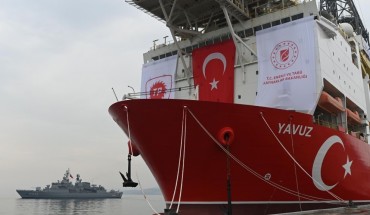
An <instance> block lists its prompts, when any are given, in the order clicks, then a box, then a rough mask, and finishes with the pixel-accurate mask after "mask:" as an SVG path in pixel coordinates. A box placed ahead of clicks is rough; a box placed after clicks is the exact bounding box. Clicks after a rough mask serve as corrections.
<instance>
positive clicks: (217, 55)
mask: <svg viewBox="0 0 370 215" xmlns="http://www.w3.org/2000/svg"><path fill="white" fill-rule="evenodd" d="M212 60H220V61H221V62H222V64H223V66H224V70H223V73H222V74H224V73H225V70H226V64H227V63H226V57H225V56H224V55H223V54H222V53H220V52H214V53H211V54H209V55H208V56H207V57H206V58H205V59H204V62H203V65H202V72H203V76H204V78H207V76H206V67H207V64H208V63H209V62H210V61H212ZM218 82H219V81H217V80H216V79H215V78H213V81H212V82H210V83H209V84H210V85H211V90H213V89H217V84H218Z"/></svg>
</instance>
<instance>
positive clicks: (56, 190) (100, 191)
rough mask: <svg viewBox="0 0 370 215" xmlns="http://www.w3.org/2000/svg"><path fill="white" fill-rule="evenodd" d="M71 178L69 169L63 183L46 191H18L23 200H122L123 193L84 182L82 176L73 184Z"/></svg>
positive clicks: (38, 189)
mask: <svg viewBox="0 0 370 215" xmlns="http://www.w3.org/2000/svg"><path fill="white" fill-rule="evenodd" d="M69 178H73V176H72V175H71V174H70V171H69V169H68V170H67V171H66V172H65V173H64V176H63V179H62V181H59V180H58V181H57V182H53V183H51V186H50V185H46V187H45V188H44V189H41V187H36V190H17V192H18V194H19V195H20V196H21V197H22V198H30V199H49V198H50V199H54V198H76V199H80V198H86V199H90V198H121V196H122V192H119V191H115V190H111V191H109V192H107V190H106V189H105V188H104V187H103V186H101V185H95V184H90V182H83V181H82V179H81V177H80V175H79V174H77V175H76V182H75V184H73V183H72V182H71V181H70V179H69Z"/></svg>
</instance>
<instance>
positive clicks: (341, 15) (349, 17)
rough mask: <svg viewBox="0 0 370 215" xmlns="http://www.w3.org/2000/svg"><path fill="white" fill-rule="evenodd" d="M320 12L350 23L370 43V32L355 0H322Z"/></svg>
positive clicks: (333, 18)
mask: <svg viewBox="0 0 370 215" xmlns="http://www.w3.org/2000/svg"><path fill="white" fill-rule="evenodd" d="M320 12H321V13H322V15H324V14H325V13H326V14H327V15H328V16H329V17H330V18H331V19H332V21H334V22H337V23H344V22H346V23H349V24H351V25H352V27H353V29H354V31H355V32H356V33H357V34H359V35H362V37H363V38H364V39H365V41H366V42H367V43H368V44H369V45H370V43H369V32H368V31H367V30H366V28H365V27H364V24H363V23H362V20H361V17H360V15H359V13H358V11H357V8H356V6H355V4H354V2H353V0H320Z"/></svg>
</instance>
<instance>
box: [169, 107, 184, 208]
mask: <svg viewBox="0 0 370 215" xmlns="http://www.w3.org/2000/svg"><path fill="white" fill-rule="evenodd" d="M186 118H187V117H186V108H185V107H184V109H183V111H182V121H181V140H180V151H179V161H178V164H177V174H176V182H175V188H174V191H173V194H172V199H171V204H170V206H169V209H171V208H172V204H173V202H174V200H175V195H176V191H177V184H178V180H179V176H180V167H181V162H183V163H182V166H183V167H184V160H182V159H181V158H182V157H183V153H184V152H183V151H184V150H185V149H183V146H184V141H185V138H186ZM184 148H185V147H184ZM183 174H184V168H183V169H182V176H183ZM182 180H183V178H181V185H180V187H181V191H180V193H181V192H182Z"/></svg>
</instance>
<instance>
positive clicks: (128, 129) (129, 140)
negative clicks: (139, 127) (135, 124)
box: [124, 105, 134, 154]
mask: <svg viewBox="0 0 370 215" xmlns="http://www.w3.org/2000/svg"><path fill="white" fill-rule="evenodd" d="M124 107H125V112H126V121H127V133H128V145H129V147H130V152H129V154H134V151H132V143H131V132H130V121H129V119H128V107H127V106H126V105H125V106H124Z"/></svg>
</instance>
